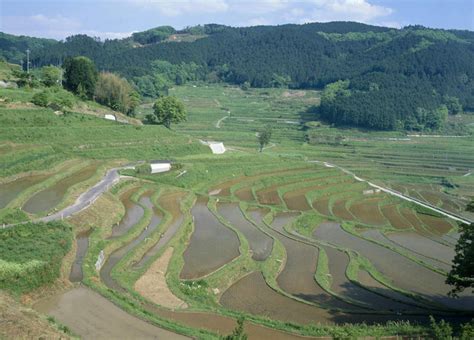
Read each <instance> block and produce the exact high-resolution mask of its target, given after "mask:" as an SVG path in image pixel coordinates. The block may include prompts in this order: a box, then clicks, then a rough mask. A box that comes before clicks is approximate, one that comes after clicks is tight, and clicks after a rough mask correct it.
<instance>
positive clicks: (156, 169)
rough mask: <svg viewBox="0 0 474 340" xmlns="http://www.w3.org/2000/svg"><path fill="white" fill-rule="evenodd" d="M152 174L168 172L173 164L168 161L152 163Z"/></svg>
mask: <svg viewBox="0 0 474 340" xmlns="http://www.w3.org/2000/svg"><path fill="white" fill-rule="evenodd" d="M150 167H151V173H152V174H157V173H160V172H166V171H170V170H171V163H170V162H166V161H159V162H151V163H150Z"/></svg>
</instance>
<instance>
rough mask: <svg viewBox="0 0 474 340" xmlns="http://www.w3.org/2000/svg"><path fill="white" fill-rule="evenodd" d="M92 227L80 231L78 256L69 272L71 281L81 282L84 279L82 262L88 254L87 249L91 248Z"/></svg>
mask: <svg viewBox="0 0 474 340" xmlns="http://www.w3.org/2000/svg"><path fill="white" fill-rule="evenodd" d="M91 232H92V229H89V230H86V231H83V232H81V233H79V234H78V235H77V237H76V245H77V249H76V257H75V259H74V262H73V263H72V267H71V272H70V274H69V281H71V282H81V281H82V279H83V273H82V263H83V261H84V257H85V256H86V253H87V249H88V248H89V236H90V234H91Z"/></svg>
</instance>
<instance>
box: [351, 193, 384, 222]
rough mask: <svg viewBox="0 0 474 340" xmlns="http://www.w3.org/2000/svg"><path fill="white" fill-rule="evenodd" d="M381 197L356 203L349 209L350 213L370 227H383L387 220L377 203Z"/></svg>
mask: <svg viewBox="0 0 474 340" xmlns="http://www.w3.org/2000/svg"><path fill="white" fill-rule="evenodd" d="M381 200H383V197H373V198H369V199H362V200H360V201H356V202H355V203H353V204H352V205H351V207H350V208H349V210H350V212H351V213H352V214H353V215H354V216H355V217H356V218H357V219H358V220H359V221H361V222H363V223H365V224H370V225H377V226H380V225H384V224H386V223H387V220H386V219H385V217H384V216H383V215H382V213H381V212H380V210H379V202H380V201H381Z"/></svg>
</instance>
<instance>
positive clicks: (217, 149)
mask: <svg viewBox="0 0 474 340" xmlns="http://www.w3.org/2000/svg"><path fill="white" fill-rule="evenodd" d="M199 141H200V142H201V144H203V145H207V146H209V147H210V148H211V151H212V153H213V154H216V155H220V154H223V153H224V152H225V151H226V149H225V146H224V143H222V142H211V141H205V140H199Z"/></svg>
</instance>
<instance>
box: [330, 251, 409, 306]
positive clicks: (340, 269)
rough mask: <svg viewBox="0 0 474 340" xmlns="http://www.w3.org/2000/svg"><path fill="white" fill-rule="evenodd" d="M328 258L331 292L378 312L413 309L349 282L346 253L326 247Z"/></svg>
mask: <svg viewBox="0 0 474 340" xmlns="http://www.w3.org/2000/svg"><path fill="white" fill-rule="evenodd" d="M324 250H325V252H326V254H327V257H328V262H329V263H328V266H329V273H330V275H331V280H332V284H331V290H333V291H334V292H335V293H336V294H338V295H340V296H342V297H344V298H348V299H351V300H354V301H356V302H358V303H360V304H361V305H366V306H367V307H368V308H370V309H374V310H378V311H400V310H410V309H413V308H411V306H409V305H405V304H402V303H399V302H396V301H394V300H392V299H390V298H388V297H384V296H381V295H378V294H375V293H374V292H372V291H370V290H367V289H364V288H363V287H361V286H359V285H356V284H354V283H352V282H351V281H349V279H348V278H347V276H346V268H347V266H348V264H349V257H348V255H347V254H346V253H344V252H342V251H340V250H337V249H334V248H331V247H324Z"/></svg>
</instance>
